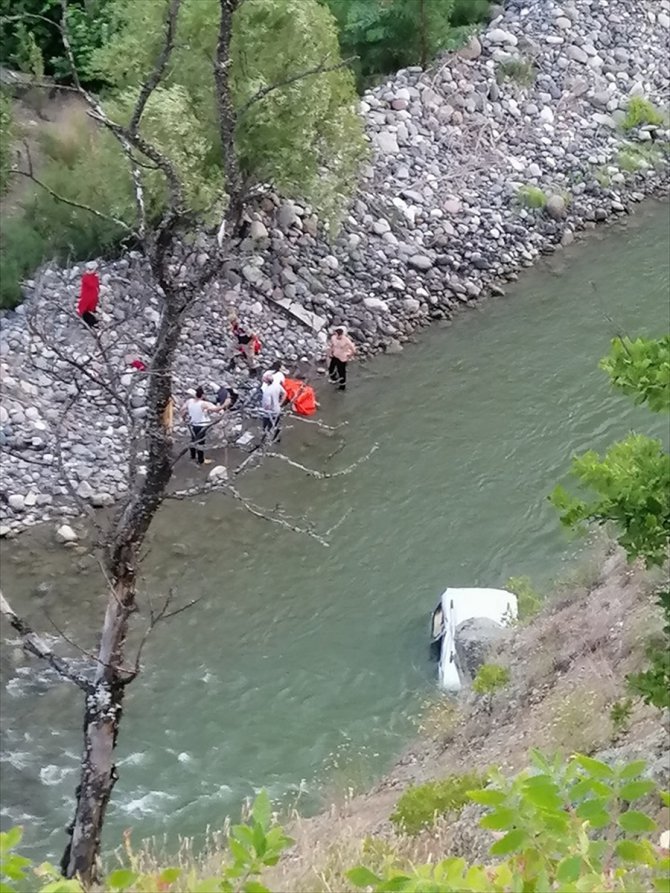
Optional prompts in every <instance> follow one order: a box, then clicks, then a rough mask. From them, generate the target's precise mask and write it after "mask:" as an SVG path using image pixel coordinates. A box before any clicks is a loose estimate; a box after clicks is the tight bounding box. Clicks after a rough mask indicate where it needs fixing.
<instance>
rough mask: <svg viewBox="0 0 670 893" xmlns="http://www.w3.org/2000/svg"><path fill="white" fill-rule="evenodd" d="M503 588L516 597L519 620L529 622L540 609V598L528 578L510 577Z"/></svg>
mask: <svg viewBox="0 0 670 893" xmlns="http://www.w3.org/2000/svg"><path fill="white" fill-rule="evenodd" d="M504 588H505V589H507V590H508V591H509V592H512V593H513V594H514V595H516V600H517V613H518V618H519V620H521V621H524V620H530V619H531V618H532V617H534V616H535V615H536V614H537V613H538V612H539V610H540V608H541V607H542V601H543V599H542V596H541V595H540V593H539V592H538V591H537V590H536V589H535V587H534V586H533V582H532V580H531V579H530V577H510V578H509V580H508V581H507V582H506V583H505V587H504Z"/></svg>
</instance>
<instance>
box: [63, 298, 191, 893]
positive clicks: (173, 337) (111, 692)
mask: <svg viewBox="0 0 670 893" xmlns="http://www.w3.org/2000/svg"><path fill="white" fill-rule="evenodd" d="M166 284H167V283H166ZM183 306H184V304H183V299H182V301H181V302H180V299H179V296H178V294H177V295H175V293H174V290H173V291H172V293H171V294H169V295H168V294H166V296H165V304H164V309H163V315H162V318H161V322H160V326H159V330H158V337H157V339H156V345H155V350H154V356H153V359H152V363H151V367H150V372H149V388H148V399H147V404H148V408H149V416H148V424H147V441H148V444H147V445H148V453H149V455H148V459H147V463H146V467H147V475H146V478H145V480H144V481H143V483H142V484H140V485H139V486H137V487H135V488H134V490H133V493H132V495H131V497H130V500H129V501H128V503H127V505H126V507H125V509H124V510H123V512H122V514H121V517H120V518H119V520H118V522H117V524H116V526H115V530H114V535H113V539H112V541H111V544H110V546H109V549H108V553H107V556H106V559H105V570H106V574H107V577H108V580H109V584H110V592H109V596H108V601H107V610H106V613H105V620H104V624H103V628H102V637H101V641H100V648H99V651H98V663H97V669H96V673H95V678H94V682H93V688H92V691H91V692H90V693H89V694H88V696H87V698H86V708H85V717H84V748H83V754H82V763H81V778H80V783H79V786H78V789H77V804H76V808H75V814H74V819H73V822H72V824H71V826H70V827H69V828H68V832H69V834H70V841H69V843H68V845H67V847H66V850H65V853H64V855H63V860H62V863H61V868H62V870H63V874H64V875H65V876H66V877H75V876H79V877H81V879H82V881H83V882H84V883H85V884H86V885H90V884H92V883H93V882H94V881H95V880H96V874H97V871H96V868H97V859H98V854H99V852H100V838H101V834H102V827H103V824H104V820H105V814H106V811H107V806H108V804H109V800H110V797H111V794H112V790H113V788H114V784H115V783H116V780H117V777H118V776H117V772H116V766H115V764H114V749H115V747H116V739H117V736H118V730H119V723H120V720H121V713H122V706H123V696H124V691H125V686H126V685H127V684H128V683H129V682H130V681H131V679H132V678H134V674H133V673H132V672H129V671H128V670H124V669H123V660H124V652H125V643H126V637H127V634H128V620H129V617H130V615H131V614H132V613H133V612H134V611H135V610H136V571H137V565H138V561H139V549H140V546H141V544H142V542H143V541H144V537H145V536H146V533H147V531H148V529H149V526H150V525H151V522H152V521H153V519H154V517H155V515H156V512H157V511H158V509H159V508H160V505H161V503H162V502H163V500H164V498H165V492H166V489H167V486H168V484H169V482H170V478H171V476H172V439H171V437H170V435H169V433H168V432H167V431H166V430H165V428H164V426H163V424H162V413H163V410H164V409H165V406H166V405H167V402H168V400H169V399H170V395H171V389H172V387H171V385H172V366H173V362H174V355H175V352H176V349H177V344H178V341H179V335H180V331H181V324H180V319H181V311H182V309H183Z"/></svg>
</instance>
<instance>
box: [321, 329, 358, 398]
mask: <svg viewBox="0 0 670 893" xmlns="http://www.w3.org/2000/svg"><path fill="white" fill-rule="evenodd" d="M355 355H356V345H355V344H354V342H353V341H352V340H351V338H350V337H349V336H348V335H347V329H346V327H345V326H337V327H336V329H335V331H334V332H333V334H332V335H331V337H330V341H329V343H328V349H327V351H326V356H327V357H329V358H330V363H329V364H328V376H329V378H330V380H331V381H332V382H333V384H336V385H337V386H338V390H340V391H344V390H345V389H346V387H347V363H348V362H349V360H351V359H353V357H354V356H355Z"/></svg>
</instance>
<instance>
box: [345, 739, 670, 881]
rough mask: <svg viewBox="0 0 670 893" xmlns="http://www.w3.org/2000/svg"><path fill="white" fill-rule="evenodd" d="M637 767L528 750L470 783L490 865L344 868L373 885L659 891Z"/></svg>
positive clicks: (666, 865)
mask: <svg viewBox="0 0 670 893" xmlns="http://www.w3.org/2000/svg"><path fill="white" fill-rule="evenodd" d="M644 770H645V763H644V761H638V762H635V763H629V764H627V765H624V766H621V767H617V768H612V767H610V766H608V765H606V764H605V763H602V762H600V761H598V760H594V759H591V758H590V757H585V756H581V755H577V756H575V757H574V758H572V759H571V760H569V761H568V762H567V763H564V762H562V761H560V760H558V759H556V760H551V759H548V758H546V757H545V756H543V755H542V754H541V753H539V752H538V751H535V752H533V754H532V768H531V770H530V771H527V772H522V773H521V774H520V775H518V776H517V777H516V778H513V779H506V778H504V777H503V776H501V775H495V776H494V777H493V780H492V783H491V784H490V785H489V786H488V787H487V788H485V789H483V790H478V791H472V792H471V798H472V799H473V800H474V801H475V802H476V803H480V804H482V805H483V806H485V807H486V808H487V809H488V810H489V811H488V813H487V814H486V815H485V816H484V818H482V820H481V822H480V824H481V826H482V828H485V829H488V830H490V831H492V832H493V833H494V834H495V835H496V836H497V837H498V839H497V840H496V841H495V843H493V844H492V846H491V847H490V854H491V857H492V860H491V863H490V864H487V865H469V864H468V863H467V862H466V861H465V860H464V859H456V858H451V859H445V860H443V861H441V862H438V863H437V864H434V865H431V864H429V865H422V866H418V867H414V866H412V868H411V869H410V870H403V869H402V868H401V867H400V866H397V867H391V868H389V869H387V870H386V871H385V872H384V873H383V875H382V876H379V875H376V874H374V873H373V872H372V871H370V870H369V869H368V868H366V867H364V866H358V867H357V868H354V869H353V870H352V871H350V872H349V874H348V877H349V879H350V880H351V882H352V883H354V884H355V885H356V886H358V887H364V888H367V889H369V890H372V891H374V893H385V891H402V893H456V891H479V893H507V891H509V893H512V891H523V893H548V891H561V893H573V891H574V893H576V891H582V893H604V891H615V890H616V891H630V893H633V891H635V893H637V891H641V890H659V891H663V890H668V889H670V879H669V874H668V873H669V871H670V859H669V858H668V853H667V851H661V850H660V849H659V848H657V847H656V846H655V845H654V843H653V842H652V841H653V838H651V837H650V835H654V834H655V833H656V832H657V825H656V822H655V821H654V820H653V819H652V818H651V817H650V816H649V815H648V814H647V813H646V812H644V811H642V810H641V809H638V808H637V804H638V801H640V800H643V799H645V798H650V797H652V796H653V795H654V794H655V793H656V791H657V788H656V784H655V782H653V781H651V780H648V779H646V778H644V777H643V773H644ZM663 798H664V800H665V802H666V803H667V802H670V798H669V797H668V795H667V794H664V795H663Z"/></svg>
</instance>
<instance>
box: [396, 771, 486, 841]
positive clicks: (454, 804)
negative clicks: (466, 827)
mask: <svg viewBox="0 0 670 893" xmlns="http://www.w3.org/2000/svg"><path fill="white" fill-rule="evenodd" d="M486 781H487V779H486V776H485V775H481V774H475V773H466V774H464V775H450V776H449V777H448V778H444V779H440V780H438V781H429V782H426V784H422V785H417V786H414V785H413V786H411V787H409V788H408V789H407V790H406V791H405V792H404V794H403V795H402V797H401V798H400V799H399V800H398V802H397V804H396V807H395V809H394V811H393V812H392V813H391V823H392V824H393V825H394V827H395V829H396V831H398V832H400V833H401V834H409V835H415V834H419V833H420V832H421V831H423V830H424V829H425V828H430V827H431V826H432V825H434V824H435V820H436V818H437V817H438V816H440V815H447V813H451V812H457V811H459V810H461V809H462V808H463V807H464V806H465V805H466V804H467V803H469V802H470V797H469V796H468V791H472V790H477V789H479V788H481V787H483V786H484V785H485V784H486Z"/></svg>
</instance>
